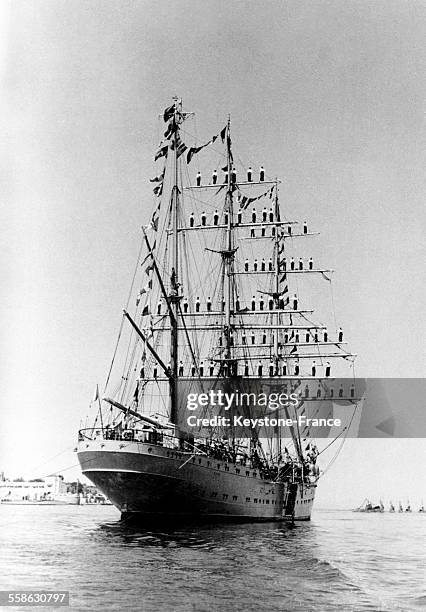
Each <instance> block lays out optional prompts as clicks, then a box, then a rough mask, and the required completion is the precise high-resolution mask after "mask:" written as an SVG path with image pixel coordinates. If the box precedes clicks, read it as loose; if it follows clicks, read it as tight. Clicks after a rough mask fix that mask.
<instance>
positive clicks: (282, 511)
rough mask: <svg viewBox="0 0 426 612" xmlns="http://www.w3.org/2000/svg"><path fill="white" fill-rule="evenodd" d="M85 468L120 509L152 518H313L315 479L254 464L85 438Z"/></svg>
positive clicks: (82, 457)
mask: <svg viewBox="0 0 426 612" xmlns="http://www.w3.org/2000/svg"><path fill="white" fill-rule="evenodd" d="M78 458H79V461H80V464H81V468H82V471H83V473H84V475H85V476H87V478H89V479H90V480H91V481H92V482H93V483H94V484H95V485H96V486H97V487H98V488H99V489H100V490H101V491H102V493H104V495H106V496H107V497H108V498H109V499H110V500H111V502H112V503H113V504H114V505H115V506H116V507H117V508H118V509H119V510H120V512H121V513H122V517H123V518H126V519H128V518H130V517H135V518H136V517H137V518H139V519H142V520H146V521H150V522H152V521H155V522H158V521H162V520H166V519H167V521H170V520H191V521H193V520H209V521H210V520H220V521H223V520H226V521H282V520H292V519H293V518H294V520H309V519H310V515H311V510H312V504H313V500H314V496H315V488H316V486H315V485H314V484H312V485H306V484H304V485H303V486H302V485H301V484H299V485H290V484H288V483H277V482H271V481H266V480H263V479H262V478H260V476H259V473H258V471H256V470H253V469H252V468H248V467H244V466H241V465H235V464H232V463H227V462H225V461H223V460H222V461H221V460H217V459H213V458H211V457H206V456H200V455H196V456H192V455H191V454H190V453H184V452H181V451H179V450H177V449H170V448H166V447H162V446H155V445H149V444H146V443H138V442H126V443H120V442H118V441H105V440H102V441H88V442H83V443H80V446H79V450H78Z"/></svg>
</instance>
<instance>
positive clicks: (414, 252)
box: [0, 0, 426, 506]
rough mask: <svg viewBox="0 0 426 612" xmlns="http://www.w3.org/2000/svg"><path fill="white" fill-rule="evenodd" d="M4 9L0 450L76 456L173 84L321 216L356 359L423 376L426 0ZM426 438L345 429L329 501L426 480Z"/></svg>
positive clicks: (41, 466)
mask: <svg viewBox="0 0 426 612" xmlns="http://www.w3.org/2000/svg"><path fill="white" fill-rule="evenodd" d="M0 28H1V31H0V41H1V42H0V88H1V96H0V98H1V102H0V105H1V108H0V111H1V112H0V122H1V131H2V139H1V143H0V155H1V158H0V159H1V166H0V171H1V175H0V180H1V199H2V204H1V207H0V208H1V210H0V223H1V227H2V237H3V240H2V258H1V264H0V266H1V267H0V274H1V279H2V289H3V291H2V299H1V301H0V316H1V321H2V325H1V338H0V343H1V348H0V351H1V353H0V358H1V370H0V384H1V388H2V401H1V408H0V410H1V413H0V419H1V422H0V426H1V427H0V470H4V471H5V472H6V474H7V475H9V476H11V477H16V476H20V475H21V474H22V475H25V476H32V477H35V476H43V475H45V474H48V473H49V472H50V471H60V470H64V471H63V474H64V476H65V477H66V478H73V477H74V478H75V477H76V476H77V475H78V470H77V468H76V467H75V466H76V463H77V460H76V456H75V455H74V454H73V452H72V449H73V448H74V446H75V444H76V432H77V429H78V427H79V423H80V420H81V419H83V420H84V418H85V414H86V411H87V406H88V404H89V402H90V400H91V398H92V396H93V391H94V388H95V386H96V384H97V383H98V382H99V383H102V382H103V381H104V380H105V376H106V372H107V369H108V367H109V363H110V359H111V356H112V352H113V348H114V343H115V339H116V333H117V331H118V327H119V324H120V319H121V312H122V308H123V306H124V304H125V300H126V296H127V293H128V288H129V285H130V281H131V276H132V273H133V269H134V265H135V261H136V258H137V254H138V249H139V244H140V226H141V225H142V224H144V223H146V222H147V221H148V219H149V217H150V211H151V208H152V204H153V199H152V190H151V186H150V184H149V182H148V179H149V178H150V177H151V176H154V174H153V173H155V166H154V162H153V153H154V151H155V149H156V147H157V145H158V142H159V135H160V132H159V129H160V128H159V121H158V115H159V114H160V113H161V111H162V110H163V109H164V108H165V107H166V106H168V105H169V104H170V103H171V98H172V97H173V96H174V95H175V94H177V95H179V96H181V97H182V98H183V101H184V106H185V108H187V109H188V110H191V111H195V112H196V119H195V120H194V129H195V132H196V135H197V136H198V137H199V138H200V139H201V141H203V140H207V139H209V138H210V137H211V135H212V134H214V133H217V131H218V129H220V128H221V127H222V126H223V124H224V121H226V118H227V116H228V113H230V115H231V118H232V134H233V142H234V147H235V148H236V149H238V155H239V157H241V158H242V159H244V160H245V161H246V162H247V164H246V165H250V164H252V165H253V167H257V166H258V165H259V164H260V163H262V164H263V165H264V166H265V168H266V169H267V173H268V174H270V175H272V176H279V177H280V178H281V179H282V184H281V187H280V193H281V198H282V201H283V202H284V206H285V210H286V211H288V215H289V216H292V217H295V218H299V219H308V220H309V223H310V224H312V226H313V227H315V228H318V230H320V231H321V236H320V239H319V240H320V243H319V244H320V247H318V248H320V253H319V254H320V256H321V259H322V260H323V261H324V262H326V263H327V264H328V265H329V266H330V267H332V268H333V269H335V274H334V282H333V287H334V299H335V304H336V311H337V316H338V320H339V321H341V324H342V327H343V328H344V330H345V337H346V338H348V339H350V346H351V349H352V350H353V351H354V352H356V353H357V354H358V358H357V369H356V373H357V375H359V376H368V377H389V378H393V377H424V375H425V365H426V364H425V350H424V343H423V338H424V337H425V332H426V329H425V317H424V314H423V313H424V309H425V297H426V290H425V283H424V261H425V256H426V246H425V240H424V235H425V229H426V228H425V220H426V214H425V206H424V193H425V182H426V170H425V169H426V148H425V144H426V143H425V140H426V137H425V110H426V106H425V100H426V83H425V81H424V78H423V76H424V74H425V68H426V48H425V45H424V40H425V36H426V6H425V4H424V3H422V2H415V1H411V2H406V1H402V0H400V1H398V2H395V1H392V0H386V1H374V2H373V1H364V2H359V1H357V2H352V1H350V0H347V1H346V2H341V1H340V0H336V1H326V0H319V1H318V2H311V1H310V0H309V1H306V2H305V1H303V0H301V1H297V2H281V1H275V0H272V1H270V2H268V3H261V2H257V1H248V2H244V1H239V0H234V1H233V2H227V1H222V0H220V1H215V0H211V1H209V2H199V1H195V0H181V1H179V2H153V1H137V2H136V1H132V2H130V1H119V2H118V1H115V0H110V1H109V2H107V3H106V2H101V1H96V0H91V1H90V2H86V1H80V0H66V1H61V0H55V1H53V0H38V1H37V2H34V1H32V2H29V1H25V0H15V1H14V2H8V1H7V0H6V1H4V2H3V3H2V4H1V7H0ZM330 450H334V447H333V448H332V449H330ZM402 459H403V460H402ZM425 459H426V457H425V444H424V440H413V439H411V440H380V441H376V440H350V441H348V442H347V443H346V445H345V447H344V449H343V451H342V453H341V454H340V456H339V458H338V460H337V461H336V462H335V463H333V465H332V467H331V468H330V469H329V470H328V471H327V473H326V475H325V476H324V478H323V481H322V482H321V486H320V487H319V490H318V503H319V504H320V505H324V506H336V505H337V506H339V504H340V505H348V504H349V505H350V504H352V505H353V504H355V503H356V502H357V501H359V503H360V502H361V501H362V499H363V498H364V497H366V496H369V495H370V496H374V495H376V494H377V496H379V495H381V496H383V497H384V498H387V497H389V496H392V497H394V498H395V497H397V496H398V495H399V496H401V497H404V496H406V497H411V498H412V499H413V500H414V499H420V497H421V492H420V491H419V487H418V482H419V479H421V478H423V473H422V469H421V466H423V465H424V463H425ZM407 474H409V475H410V477H409V478H408V479H407V478H406V476H407ZM423 480H424V478H423Z"/></svg>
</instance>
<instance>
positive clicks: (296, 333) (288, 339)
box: [219, 327, 343, 346]
mask: <svg viewBox="0 0 426 612" xmlns="http://www.w3.org/2000/svg"><path fill="white" fill-rule="evenodd" d="M301 339H302V343H304V344H309V343H310V342H311V341H313V342H320V335H319V332H318V329H316V328H314V330H313V331H311V330H310V329H307V330H306V333H305V335H304V336H303V332H301V331H300V330H298V329H296V330H293V334H290V332H289V331H286V332H285V334H284V337H283V340H284V344H289V343H290V344H291V345H294V344H300V343H301ZM247 340H248V338H247V335H246V333H245V332H243V333H242V336H241V343H242V345H243V346H246V345H247V344H248V341H247ZM256 340H257V337H256V334H255V332H254V331H253V332H252V333H251V335H250V344H252V345H255V344H256ZM261 340H262V341H261V342H260V344H268V335H267V333H266V332H265V331H264V332H262V335H261ZM274 340H275V336H274V335H273V334H272V335H271V337H270V345H271V346H272V345H274V343H275V342H274ZM329 341H330V342H331V340H329V336H328V330H327V328H324V329H323V330H322V342H329ZM338 342H343V329H342V328H341V327H340V328H339V330H338ZM278 344H279V346H282V342H279V343H278ZM229 345H230V346H235V345H234V336H233V334H230V336H229ZM219 346H223V337H222V336H219Z"/></svg>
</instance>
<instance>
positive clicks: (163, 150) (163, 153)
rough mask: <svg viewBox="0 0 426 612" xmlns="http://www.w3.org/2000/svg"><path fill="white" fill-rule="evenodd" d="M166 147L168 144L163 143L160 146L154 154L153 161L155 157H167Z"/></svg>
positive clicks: (155, 159)
mask: <svg viewBox="0 0 426 612" xmlns="http://www.w3.org/2000/svg"><path fill="white" fill-rule="evenodd" d="M168 148H169V145H164V146H163V147H160V149H159V150H158V151H157V153H156V154H155V156H154V161H157V159H160V157H167V152H168Z"/></svg>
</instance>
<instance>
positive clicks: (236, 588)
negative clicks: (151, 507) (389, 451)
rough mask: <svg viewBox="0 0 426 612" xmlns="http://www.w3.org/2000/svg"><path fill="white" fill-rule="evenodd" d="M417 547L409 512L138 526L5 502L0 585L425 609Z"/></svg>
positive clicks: (193, 599)
mask: <svg viewBox="0 0 426 612" xmlns="http://www.w3.org/2000/svg"><path fill="white" fill-rule="evenodd" d="M425 541H426V514H419V513H414V512H413V513H412V514H405V513H404V514H398V513H396V514H389V513H384V514H360V513H356V514H355V513H352V512H349V511H337V510H333V511H322V510H318V509H314V513H313V516H312V521H311V522H306V523H296V525H295V526H294V527H291V526H287V525H282V524H276V523H263V524H238V525H235V524H234V525H227V524H219V525H218V524H215V525H204V526H200V525H192V526H191V525H186V526H177V527H169V528H168V527H167V526H162V527H156V528H153V527H150V528H148V527H147V528H144V527H141V526H129V525H124V524H123V523H121V522H120V520H119V514H118V512H117V511H116V510H115V508H114V507H112V506H99V505H91V506H8V505H7V504H2V505H0V588H1V589H3V590H6V589H7V590H9V589H10V590H12V589H13V590H19V589H23V590H34V591H37V590H49V591H53V590H61V591H64V590H66V591H70V607H71V609H73V610H85V611H86V610H102V611H106V612H109V611H115V610H117V611H123V610H125V611H127V610H128V611H132V612H135V611H139V610H140V611H142V612H145V611H146V612H151V611H152V612H162V611H166V612H168V611H170V612H172V611H173V612H186V611H206V612H207V611H209V612H211V611H216V610H217V611H228V610H229V611H234V610H235V611H253V612H254V611H258V610H266V611H268V612H270V611H275V610H276V611H287V610H289V611H290V610H300V611H303V612H310V611H319V612H327V611H330V612H331V611H334V610H336V611H339V612H350V611H354V612H362V611H364V610H365V611H367V610H371V611H374V612H377V611H381V610H383V611H386V610H403V611H406V610H407V611H408V610H422V609H425V608H426V587H425V582H426V580H425V578H426V575H425V574H426V570H425V568H426V547H425ZM11 609H22V610H24V609H25V610H28V609H29V608H28V607H25V608H23V607H22V608H11ZM36 609H37V610H41V609H46V610H47V609H52V608H40V607H38V608H36Z"/></svg>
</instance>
